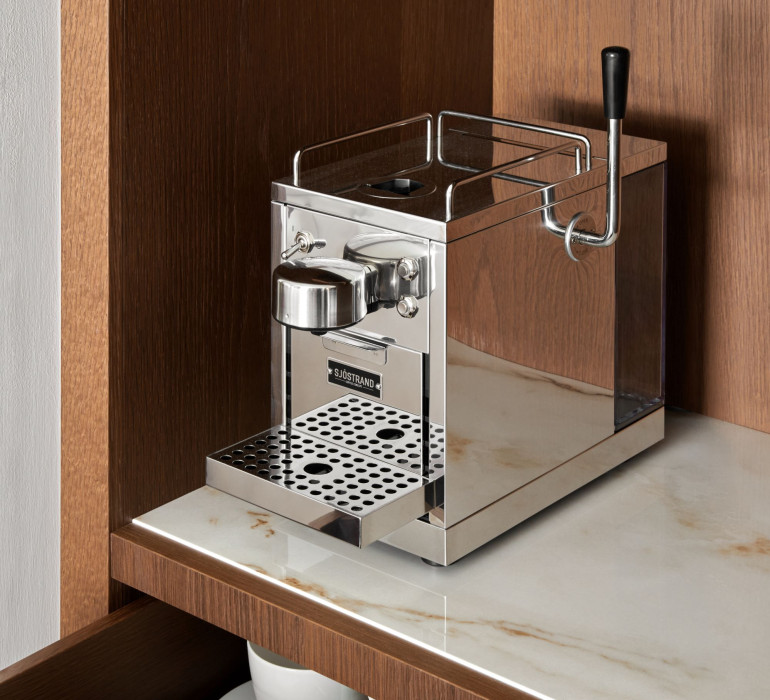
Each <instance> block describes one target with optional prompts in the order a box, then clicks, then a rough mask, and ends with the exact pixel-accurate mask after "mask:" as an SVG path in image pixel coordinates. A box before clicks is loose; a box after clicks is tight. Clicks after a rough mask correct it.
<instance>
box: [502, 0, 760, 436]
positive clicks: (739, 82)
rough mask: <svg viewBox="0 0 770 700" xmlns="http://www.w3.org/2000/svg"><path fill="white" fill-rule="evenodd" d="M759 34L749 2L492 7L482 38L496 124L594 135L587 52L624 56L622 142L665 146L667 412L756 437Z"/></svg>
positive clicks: (592, 68)
mask: <svg viewBox="0 0 770 700" xmlns="http://www.w3.org/2000/svg"><path fill="white" fill-rule="evenodd" d="M769 24H770V6H768V4H767V3H765V2H762V1H760V0H740V1H739V2H734V3H728V4H725V3H722V2H719V1H718V0H707V1H706V2H695V0H685V1H684V2H674V1H673V0H641V1H640V2H635V3H633V4H631V5H628V6H623V7H621V6H620V5H618V3H617V2H610V0H580V2H569V1H568V0H550V1H548V2H527V3H520V2H512V1H511V0H496V3H495V38H494V41H495V69H494V72H495V77H494V81H495V82H494V109H495V112H496V113H498V114H506V113H507V114H514V115H516V116H519V117H527V116H529V117H539V118H543V119H551V120H554V121H559V122H564V123H574V124H578V125H583V126H592V127H598V128H601V127H602V125H603V117H602V113H601V77H600V76H601V65H600V60H599V54H600V51H601V49H602V47H603V46H606V45H611V44H622V45H625V46H628V47H629V48H630V49H631V52H632V59H631V86H630V94H629V101H628V118H627V120H626V123H625V125H624V130H625V131H626V132H627V133H630V134H634V135H638V136H646V137H649V138H656V139H661V140H665V141H667V142H668V146H669V150H668V153H669V178H668V185H669V198H668V202H669V206H668V249H667V254H668V280H669V282H668V302H667V317H668V318H667V388H668V400H669V402H670V403H674V404H677V405H680V406H684V407H686V408H689V409H692V410H695V411H699V412H702V413H706V414H707V415H711V416H714V417H716V418H721V419H724V420H728V421H730V422H735V423H739V424H742V425H747V426H749V427H753V428H758V429H760V430H764V431H770V401H768V396H770V371H768V369H767V368H768V366H770V301H769V300H770V274H768V272H767V271H768V269H770V238H769V237H768V236H767V235H766V234H765V231H764V228H765V226H763V224H766V223H767V221H768V220H770V196H769V195H770V191H769V190H770V187H769V186H768V178H767V172H766V170H767V166H766V162H767V160H768V158H770V115H769V114H768V111H767V109H766V105H767V104H768V102H769V101H770V77H769V76H770V50H769V49H768V45H767V28H768V25H769ZM621 235H622V234H621Z"/></svg>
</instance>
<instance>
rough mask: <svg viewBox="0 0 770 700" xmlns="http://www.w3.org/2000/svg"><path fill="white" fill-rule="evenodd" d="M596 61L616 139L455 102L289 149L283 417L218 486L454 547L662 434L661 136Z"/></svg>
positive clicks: (279, 347)
mask: <svg viewBox="0 0 770 700" xmlns="http://www.w3.org/2000/svg"><path fill="white" fill-rule="evenodd" d="M602 58H603V69H604V96H605V116H606V117H607V119H608V131H607V133H606V134H605V133H604V132H599V131H593V130H588V129H579V128H572V127H566V126H561V125H553V124H546V123H540V124H525V123H521V122H516V121H511V120H507V119H497V118H491V117H481V116H476V115H471V114H465V113H459V112H449V111H447V112H441V113H440V114H439V115H438V118H437V119H436V120H434V119H433V118H432V117H431V115H428V114H424V115H420V116H417V117H414V118H412V119H407V120H403V121H400V122H396V123H394V124H389V125H386V126H382V127H378V128H375V129H371V130H368V131H364V132H361V133H358V134H354V135H352V136H347V137H343V138H340V139H336V140H333V141H329V142H325V143H322V144H316V145H313V146H310V147H308V148H305V149H303V150H300V151H298V152H297V154H296V155H295V158H294V164H293V166H294V167H293V174H292V175H291V177H289V178H286V179H284V180H280V181H278V182H275V183H273V197H272V198H273V204H272V220H273V223H272V251H273V252H272V262H271V265H272V270H273V273H272V274H273V278H272V284H273V297H272V311H273V316H274V318H275V322H274V324H273V338H272V347H273V350H272V372H273V417H274V420H273V423H274V426H273V427H271V428H270V429H269V430H265V431H263V432H261V433H259V434H257V435H254V436H252V437H250V438H249V439H248V440H244V441H242V442H240V443H238V444H236V445H232V446H230V447H228V448H227V449H224V450H221V451H219V452H217V453H215V454H213V455H211V456H210V457H209V458H208V459H207V483H208V484H209V485H211V486H213V487H215V488H218V489H221V490H223V491H226V492H228V493H231V494H233V495H235V496H238V497H239V498H242V499H245V500H247V501H250V502H252V503H254V504H257V505H259V506H261V507H263V508H266V509H268V510H271V511H273V512H275V513H278V514H280V515H283V516H286V517H288V518H291V519H293V520H295V521H298V522H300V523H304V524H306V525H308V526H309V527H311V528H314V529H316V530H320V531H322V532H325V533H328V534H329V535H332V536H334V537H337V538H340V539H342V540H345V541H347V542H350V543H353V544H356V545H358V546H365V545H368V544H369V543H371V542H374V541H376V540H382V541H384V542H387V543H388V544H391V545H393V546H395V547H398V548H401V549H404V550H406V551H409V552H412V553H414V554H417V555H419V556H421V557H423V558H425V559H428V560H430V561H433V562H437V563H440V564H449V563H451V562H453V561H456V560H457V559H459V558H460V557H462V556H464V555H465V554H467V553H469V552H471V551H472V550H474V549H475V548H477V547H479V546H481V545H482V544H484V543H485V542H488V541H489V540H491V539H492V538H494V537H496V536H497V535H499V534H501V533H503V532H505V531H506V530H508V529H509V528H511V527H513V526H514V525H516V524H518V523H520V522H521V521H523V520H525V519H526V518H528V517H530V516H531V515H533V514H535V513H537V512H538V511H540V510H542V509H543V508H545V507H547V506H548V505H550V504H552V503H554V502H556V501H557V500H559V499H561V498H562V497H564V496H566V495H567V494H569V493H570V492H572V491H574V490H575V489H577V488H579V487H580V486H582V485H584V484H586V483H588V482H589V481H591V480H592V479H594V478H596V477H597V476H599V475H600V474H603V473H604V472H606V471H608V470H609V469H611V468H612V467H615V466H617V465H618V464H620V463H622V462H624V461H625V460H627V459H629V458H630V457H632V456H633V455H635V454H637V453H638V452H640V451H642V450H643V449H645V448H647V447H649V446H650V445H652V444H654V443H655V442H657V441H659V440H660V439H662V437H663V410H662V409H663V389H662V352H663V330H662V321H663V272H664V252H663V243H664V223H665V217H664V205H665V158H666V147H665V144H663V143H660V142H657V141H651V140H647V139H641V138H634V137H628V136H622V135H621V119H622V117H623V116H624V111H625V102H626V85H627V77H628V53H627V52H626V51H625V50H624V49H617V48H612V49H605V51H604V52H603V55H602ZM313 161H316V163H315V164H314V162H313ZM621 188H622V197H621ZM621 212H622V224H623V225H622V230H621V228H620V221H621Z"/></svg>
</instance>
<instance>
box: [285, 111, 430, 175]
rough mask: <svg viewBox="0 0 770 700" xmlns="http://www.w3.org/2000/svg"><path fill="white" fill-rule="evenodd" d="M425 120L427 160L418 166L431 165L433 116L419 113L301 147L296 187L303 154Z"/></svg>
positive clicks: (297, 155)
mask: <svg viewBox="0 0 770 700" xmlns="http://www.w3.org/2000/svg"><path fill="white" fill-rule="evenodd" d="M421 121H425V122H426V138H425V141H426V144H427V145H426V151H425V162H424V163H422V164H421V165H420V166H418V167H423V166H425V165H430V162H431V161H432V159H433V116H432V115H430V114H428V113H427V112H425V113H424V114H418V115H417V116H415V117H410V118H409V119H400V120H398V121H396V122H390V123H388V124H381V125H380V126H375V127H373V128H372V129H366V130H365V131H357V132H356V133H354V134H348V135H347V136H340V137H339V138H336V139H331V140H329V141H320V142H319V143H314V144H312V145H310V146H305V147H304V148H300V149H299V150H298V151H297V152H296V153H295V154H294V159H293V161H292V178H293V184H294V186H295V187H299V186H300V182H299V180H300V165H301V162H302V156H304V155H305V154H306V153H310V151H317V150H319V149H321V148H326V147H327V146H335V145H336V144H338V143H343V142H344V141H351V140H353V139H357V138H362V137H364V136H370V135H371V134H376V133H378V132H380V131H387V130H388V129H398V128H399V127H402V126H407V125H409V124H416V123H418V122H421Z"/></svg>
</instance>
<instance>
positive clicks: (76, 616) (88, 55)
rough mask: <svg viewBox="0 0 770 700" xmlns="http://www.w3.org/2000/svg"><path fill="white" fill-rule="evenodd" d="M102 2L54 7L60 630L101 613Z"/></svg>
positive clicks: (104, 541) (71, 0)
mask: <svg viewBox="0 0 770 700" xmlns="http://www.w3.org/2000/svg"><path fill="white" fill-rule="evenodd" d="M107 5H108V2H107V0H88V1H86V2H81V1H80V0H63V2H62V4H61V62H62V63H61V72H62V75H61V81H62V82H61V141H62V155H61V158H62V162H61V169H62V177H61V207H62V215H61V246H62V250H61V264H62V273H61V284H62V301H61V303H62V308H61V353H62V357H61V402H62V406H61V415H62V419H61V420H62V424H61V516H62V517H61V633H62V635H66V634H69V633H70V632H73V631H75V630H76V629H79V628H80V627H82V626H83V625H85V624H88V623H89V622H92V621H93V620H96V619H98V618H99V617H101V616H102V615H106V614H107V611H108V597H107V587H106V581H107V580H108V577H109V542H108V512H109V501H108V492H107V470H108V449H107V444H108V392H107V377H108V344H107V337H108V336H107V296H108V273H107V271H108V258H107V256H108V246H107V239H108V235H107V234H108V210H109V191H108V162H109V150H108V149H109V139H108V128H107V125H108V97H107V82H108V75H107V71H108V66H107V60H108V59H107V15H108V12H107Z"/></svg>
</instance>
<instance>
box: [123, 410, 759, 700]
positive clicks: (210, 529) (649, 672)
mask: <svg viewBox="0 0 770 700" xmlns="http://www.w3.org/2000/svg"><path fill="white" fill-rule="evenodd" d="M769 506H770V435H766V434H763V433H759V432H756V431H752V430H748V429H746V428H740V427H737V426H733V425H730V424H727V423H723V422H720V421H716V420H713V419H710V418H705V417H702V416H697V415H693V414H682V413H671V412H669V413H668V414H667V436H666V440H665V441H664V442H663V443H661V444H659V445H657V446H655V447H653V448H651V449H650V450H648V451H647V452H646V453H644V454H642V455H640V456H638V457H636V458H634V459H633V460H630V461H629V462H627V463H626V464H625V465H623V466H621V467H619V468H618V469H615V470H614V471H612V472H610V473H609V474H608V475H606V476H605V477H602V478H601V479H599V480H597V481H596V482H594V483H593V484H591V485H590V486H588V487H586V488H584V489H582V490H581V491H579V492H577V493H576V494H573V495H572V496H570V497H568V498H567V499H565V500H564V501H562V502H561V503H559V504H557V505H556V506H552V507H551V508H549V509H548V510H546V511H545V512H543V513H541V514H540V515H538V516H536V517H535V518H532V519H531V520H529V521H528V522H527V523H525V524H523V525H520V526H518V527H517V528H514V529H513V530H511V531H510V532H509V533H507V534H506V535H503V536H502V537H499V538H498V539H496V540H494V541H493V542H491V543H490V544H488V545H486V546H485V547H483V548H481V549H480V550H478V551H476V552H474V553H473V554H470V555H469V556H467V557H466V558H465V559H463V560H461V561H459V562H457V563H456V564H453V565H452V566H450V567H448V568H446V569H441V568H434V567H429V566H427V565H425V564H423V563H422V562H421V561H420V560H419V559H417V558H416V557H414V556H412V555H409V554H406V553H404V552H401V551H398V550H396V549H393V548H391V547H388V546H387V545H385V544H381V543H376V544H374V545H371V546H370V547H368V548H366V549H364V550H358V549H355V548H353V547H352V546H350V545H346V544H344V543H342V542H339V541H337V540H334V539H332V538H331V537H327V536H325V535H322V534H320V533H318V532H315V531H313V530H309V529H308V528H305V527H303V526H301V525H297V524H295V523H292V522H291V521H289V520H286V519H285V518H282V517H279V516H277V515H271V514H269V513H268V512H267V511H264V510H262V509H259V508H256V507H255V506H252V505H250V504H248V503H246V502H244V501H241V500H239V499H237V498H233V497H231V496H228V495H226V494H224V493H221V492H219V491H216V490H214V489H211V488H208V487H204V488H201V489H198V490H197V491H193V492H192V493H189V494H187V495H186V496H183V497H182V498H179V499H177V500H176V501H173V502H171V503H168V504H166V505H164V506H162V507H160V508H158V509H156V510H154V511H152V512H150V513H147V514H145V515H143V516H141V517H140V518H137V519H136V520H135V521H134V522H135V523H137V524H138V525H141V526H143V527H146V528H148V529H150V530H152V531H154V532H156V533H159V534H162V535H165V536H167V537H170V538H172V539H174V540H177V541H179V542H182V543H185V544H188V545H189V546H192V547H194V548H195V549H198V550H200V551H203V552H206V553H208V554H210V555H212V556H215V557H217V558H218V559H220V560H223V561H226V562H229V563H231V564H233V565H234V566H238V567H240V568H242V569H245V570H246V571H250V572H252V573H253V574H254V575H255V576H260V577H264V578H268V579H269V580H271V581H273V582H276V583H279V584H280V585H283V586H286V587H288V588H291V589H292V590H295V591H297V592H298V593H299V594H301V595H305V596H309V597H311V598H313V599H315V600H318V601H319V602H321V603H323V604H326V605H329V606H332V607H334V608H336V609H338V610H341V611H343V612H345V613H347V614H350V615H352V616H354V617H356V618H358V619H360V620H364V621H366V622H367V623H369V624H372V625H375V626H377V627H380V628H382V629H386V630H388V631H389V632H391V633H393V634H395V635H397V636H400V637H402V638H406V639H409V640H412V641H413V642H414V643H415V644H419V645H421V646H425V647H428V648H430V649H433V650H434V651H437V652H439V653H441V654H443V655H445V656H448V657H451V658H452V659H454V660H456V661H459V662H461V663H463V664H466V665H468V666H470V667H473V668H475V669H477V670H480V671H482V672H484V673H486V674H488V675H490V676H493V677H495V678H498V679H500V680H503V681H505V682H506V683H509V684H510V685H512V686H515V687H517V688H521V689H525V690H528V691H529V692H531V693H532V694H533V695H535V696H536V697H546V698H559V699H562V698H564V699H566V698H569V699H570V700H572V699H585V700H597V699H601V698H612V699H613V700H618V699H626V698H627V699H629V700H631V699H633V700H637V699H638V700H652V699H655V700H658V699H664V698H697V699H698V700H707V699H709V698H719V699H720V700H721V699H723V698H766V697H770V663H768V651H769V650H770V507H769Z"/></svg>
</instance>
